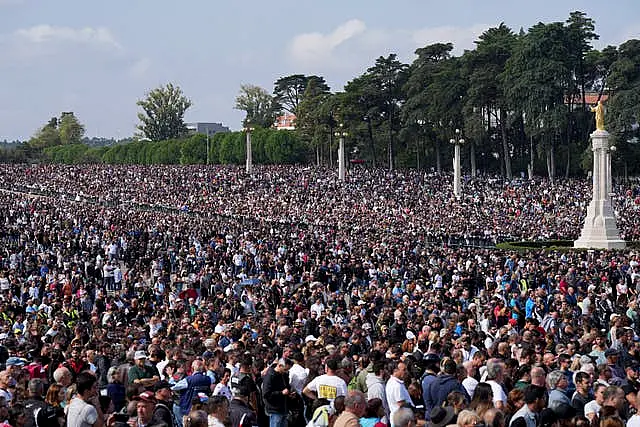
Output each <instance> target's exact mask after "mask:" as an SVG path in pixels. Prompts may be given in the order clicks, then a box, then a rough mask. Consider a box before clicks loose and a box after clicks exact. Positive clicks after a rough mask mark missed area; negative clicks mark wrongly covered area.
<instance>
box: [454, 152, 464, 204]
mask: <svg viewBox="0 0 640 427" xmlns="http://www.w3.org/2000/svg"><path fill="white" fill-rule="evenodd" d="M453 152H454V156H453V195H454V196H456V197H457V198H460V196H462V183H461V179H462V171H461V170H460V143H459V142H456V143H455V144H454V149H453Z"/></svg>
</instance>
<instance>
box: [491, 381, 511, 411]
mask: <svg viewBox="0 0 640 427" xmlns="http://www.w3.org/2000/svg"><path fill="white" fill-rule="evenodd" d="M487 384H489V385H490V386H491V392H492V393H493V404H494V405H495V404H496V403H498V402H502V403H503V404H505V405H506V403H507V395H506V394H505V392H504V390H503V389H502V386H501V385H500V384H498V383H497V382H495V381H494V380H489V381H487Z"/></svg>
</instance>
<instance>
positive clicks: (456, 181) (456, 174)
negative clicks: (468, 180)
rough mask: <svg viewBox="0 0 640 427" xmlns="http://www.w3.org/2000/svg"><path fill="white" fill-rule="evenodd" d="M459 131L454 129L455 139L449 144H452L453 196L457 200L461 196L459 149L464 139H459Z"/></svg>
mask: <svg viewBox="0 0 640 427" xmlns="http://www.w3.org/2000/svg"><path fill="white" fill-rule="evenodd" d="M460 134H461V131H460V129H456V137H455V138H451V139H450V140H449V142H450V143H451V144H453V195H454V196H455V197H456V198H457V199H459V198H460V197H461V196H462V169H461V167H460V147H461V146H462V144H464V139H462V138H460Z"/></svg>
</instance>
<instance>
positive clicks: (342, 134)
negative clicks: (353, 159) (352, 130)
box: [335, 124, 348, 182]
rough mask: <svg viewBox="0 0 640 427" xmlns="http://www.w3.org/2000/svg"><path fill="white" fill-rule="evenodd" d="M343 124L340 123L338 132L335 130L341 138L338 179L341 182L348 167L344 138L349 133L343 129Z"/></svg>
mask: <svg viewBox="0 0 640 427" xmlns="http://www.w3.org/2000/svg"><path fill="white" fill-rule="evenodd" d="M342 126H343V125H342V124H340V128H339V129H338V131H337V132H335V135H336V136H337V137H339V138H340V139H339V146H338V179H339V180H340V181H341V182H344V180H345V176H346V167H347V165H346V164H345V161H346V158H345V154H344V138H345V137H346V136H347V135H348V134H347V132H345V131H344V130H343V129H342Z"/></svg>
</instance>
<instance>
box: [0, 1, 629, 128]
mask: <svg viewBox="0 0 640 427" xmlns="http://www.w3.org/2000/svg"><path fill="white" fill-rule="evenodd" d="M574 10H581V11H584V12H586V13H587V14H588V15H589V16H590V17H591V18H593V19H595V21H596V32H597V33H598V34H600V37H601V39H600V41H599V42H597V44H596V47H598V48H601V47H603V46H606V45H607V44H614V45H618V44H620V43H621V42H624V41H626V40H628V39H630V38H640V1H639V0H617V1H615V2H605V1H602V0H600V1H594V0H589V1H587V0H584V1H571V0H553V1H550V0H540V1H520V0H485V1H474V0H449V1H430V0H395V1H390V0H342V1H336V0H313V1H311V0H298V1H286V2H277V1H275V2H272V1H266V0H243V1H241V0H230V1H220V0H182V1H177V0H108V1H99V0H0V140H3V139H5V138H6V139H8V140H13V139H16V138H17V139H27V138H29V137H30V136H31V135H33V134H34V133H35V132H36V130H37V129H38V128H39V127H41V126H42V125H43V124H44V123H46V121H47V120H48V119H49V118H50V117H52V116H59V115H60V112H62V111H73V112H75V113H76V115H77V116H78V118H79V119H80V121H81V122H82V123H84V124H85V126H86V130H87V136H105V137H116V138H124V137H128V136H131V135H132V134H133V133H134V132H135V126H136V124H137V118H136V113H137V107H136V101H137V100H138V99H140V98H142V97H144V95H145V93H146V92H148V91H149V90H151V89H153V88H155V87H157V86H159V85H161V84H165V83H167V82H173V83H174V84H177V85H179V86H180V87H182V89H183V91H184V92H185V94H186V95H187V96H188V97H189V98H191V100H192V101H193V107H192V108H191V109H190V110H188V111H187V114H186V120H187V121H212V122H222V123H223V124H224V125H226V126H229V127H230V128H231V129H238V128H239V127H240V124H241V120H242V118H243V113H242V112H240V111H237V110H234V108H233V107H234V104H235V102H234V100H235V97H236V95H237V94H238V89H239V87H240V85H241V84H242V83H251V84H256V85H259V86H262V87H264V88H265V89H267V90H268V91H269V92H271V91H272V90H273V82H274V81H275V80H277V79H278V78H279V77H282V76H286V75H289V74H294V73H303V74H317V75H321V76H324V77H325V79H326V80H327V82H328V83H329V85H330V86H331V89H332V90H334V91H335V90H341V89H342V88H343V86H344V84H345V83H346V82H347V81H349V80H350V79H352V78H353V77H355V76H356V75H359V74H361V73H362V72H363V71H364V70H365V69H366V68H367V67H369V66H371V65H372V64H373V63H374V61H375V59H376V58H377V57H379V56H381V55H385V56H386V55H387V54H389V53H397V54H398V56H399V58H400V59H401V60H403V61H405V62H410V61H411V60H412V59H413V52H414V51H415V49H416V48H418V47H422V46H425V45H427V44H431V43H436V42H448V41H451V42H453V43H454V45H455V53H456V54H460V53H462V52H463V51H464V49H469V48H472V47H473V42H474V40H476V39H477V37H478V35H479V34H481V33H482V32H483V31H484V30H485V29H487V28H489V27H492V26H495V25H498V24H499V23H500V22H505V23H506V24H507V25H508V26H509V27H511V28H512V29H514V31H518V30H519V29H520V28H525V29H527V28H529V27H530V26H532V25H533V24H535V23H537V22H539V21H542V22H553V21H564V20H566V18H567V17H568V16H569V13H570V12H571V11H574Z"/></svg>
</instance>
